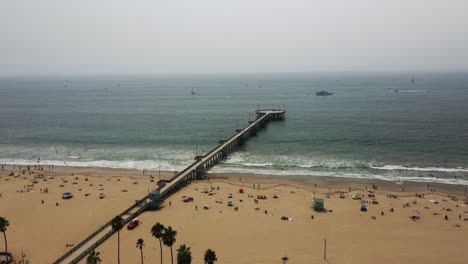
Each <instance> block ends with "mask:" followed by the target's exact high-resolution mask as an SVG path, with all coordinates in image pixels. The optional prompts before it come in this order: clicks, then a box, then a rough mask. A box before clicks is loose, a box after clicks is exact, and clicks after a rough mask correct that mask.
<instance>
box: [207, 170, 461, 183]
mask: <svg viewBox="0 0 468 264" xmlns="http://www.w3.org/2000/svg"><path fill="white" fill-rule="evenodd" d="M212 172H215V173H241V174H252V175H268V176H280V177H290V176H310V177H337V178H348V179H366V180H380V181H390V182H395V183H402V182H420V183H442V184H451V185H468V180H463V179H459V178H457V179H455V178H440V177H439V178H438V179H437V178H433V177H406V176H396V175H379V174H366V173H342V172H318V171H310V170H274V169H249V168H234V167H214V168H213V169H212Z"/></svg>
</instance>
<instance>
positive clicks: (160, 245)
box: [159, 239, 163, 264]
mask: <svg viewBox="0 0 468 264" xmlns="http://www.w3.org/2000/svg"><path fill="white" fill-rule="evenodd" d="M159 248H160V249H161V264H162V263H163V261H162V243H161V239H159Z"/></svg>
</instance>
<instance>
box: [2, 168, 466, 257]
mask: <svg viewBox="0 0 468 264" xmlns="http://www.w3.org/2000/svg"><path fill="white" fill-rule="evenodd" d="M10 172H11V171H10V170H5V171H0V175H1V176H0V183H1V184H0V193H1V197H0V215H1V216H3V217H6V218H7V219H8V220H9V221H10V227H9V229H8V231H7V236H8V241H9V249H10V251H11V252H12V253H13V255H14V256H15V259H16V260H19V259H20V258H21V252H22V251H23V252H24V254H25V255H26V259H29V260H31V261H32V263H52V262H53V261H54V260H55V259H57V258H58V257H59V256H61V255H63V254H64V253H65V252H67V250H69V249H70V247H67V246H66V245H67V244H77V243H79V242H80V241H81V240H82V239H84V238H85V237H87V236H88V235H89V234H91V233H92V232H93V231H95V229H97V228H98V227H99V226H101V225H103V224H105V223H106V222H107V221H108V220H110V219H111V218H113V217H114V216H115V215H117V214H119V213H120V212H122V211H123V210H125V209H126V208H128V207H129V206H130V205H131V204H132V203H134V201H135V200H137V199H140V198H142V197H143V196H144V195H146V193H147V192H148V190H149V189H152V188H154V186H155V182H151V181H150V177H149V175H142V172H138V171H132V170H121V169H98V168H91V169H83V168H81V169H79V168H77V169H73V168H69V169H67V170H61V171H58V172H57V171H56V172H44V171H37V172H36V171H35V172H34V173H32V174H31V175H29V174H28V173H27V172H26V174H21V175H19V176H18V177H15V176H7V175H8V174H9V173H10ZM15 173H18V171H15ZM152 173H154V172H152ZM38 174H44V175H45V176H46V177H47V178H46V180H45V181H44V178H43V177H39V178H38V177H37V176H36V177H34V176H33V175H38ZM72 174H73V175H72ZM172 175H173V172H162V177H163V178H164V177H167V178H168V177H170V176H172ZM86 179H87V180H86ZM157 179H158V177H157V176H156V177H155V181H157ZM34 181H35V182H36V183H34ZM28 185H29V186H30V187H28ZM254 185H255V188H254ZM258 185H260V186H258ZM61 186H63V187H61ZM386 187H387V188H386V189H385V190H381V188H379V189H377V190H373V189H372V187H371V186H368V187H367V188H368V189H367V190H366V187H365V186H353V187H352V190H351V191H349V189H348V188H343V187H340V188H330V189H328V188H321V187H320V186H318V187H317V188H315V186H313V185H306V184H304V183H301V182H295V181H280V180H271V179H270V180H265V179H260V178H255V177H242V179H239V178H238V177H237V178H236V177H234V176H231V177H228V176H226V175H210V180H209V181H208V180H204V181H195V182H193V183H191V184H189V185H187V186H185V187H184V188H183V189H181V190H179V191H178V192H176V193H174V194H172V195H171V196H170V197H168V198H167V199H166V200H165V201H164V203H163V204H162V206H161V208H160V209H159V210H154V211H147V212H144V213H143V214H141V215H140V216H139V217H138V218H139V220H140V221H141V224H140V225H139V226H138V227H136V228H135V229H134V230H127V229H126V228H124V229H123V230H122V231H121V248H122V252H121V260H122V263H139V258H140V255H139V254H140V252H139V250H138V249H137V248H136V247H135V244H136V241H137V239H138V238H143V239H144V240H145V245H146V247H145V248H144V259H145V261H146V262H154V261H157V260H159V257H160V253H159V243H158V241H157V240H156V239H155V238H154V237H152V236H151V234H150V229H151V227H152V226H153V225H154V224H155V223H156V222H160V223H162V224H163V225H165V226H172V228H173V229H175V230H176V231H177V233H178V234H177V242H176V243H175V245H174V255H175V254H176V250H177V248H178V247H179V246H180V245H181V244H186V245H187V246H189V247H191V251H192V256H193V260H194V261H193V263H201V262H202V259H203V253H204V252H205V250H206V249H208V248H211V249H213V250H214V251H215V252H216V254H217V256H218V260H219V261H218V262H219V263H281V255H282V254H286V255H287V256H288V257H289V262H291V263H376V262H377V263H466V261H467V260H468V253H467V252H466V250H464V249H465V248H467V246H468V239H466V237H467V236H468V231H467V226H466V225H467V223H468V221H463V220H462V219H460V218H459V217H460V216H461V217H462V218H467V217H468V206H467V204H466V197H464V196H463V195H460V194H458V195H455V196H450V197H449V195H448V194H447V193H436V192H418V194H424V198H422V197H416V193H414V192H409V191H405V192H402V191H401V190H400V189H398V190H395V191H394V192H393V195H394V197H396V198H389V197H388V194H390V193H392V192H391V191H389V190H388V188H389V187H388V186H386ZM46 188H47V189H48V192H47V193H46V192H44V189H46ZM218 188H219V189H218ZM240 188H243V189H244V193H239V189H240ZM41 189H42V191H41ZM21 190H23V191H24V190H29V191H26V192H19V191H21ZM123 190H127V191H123ZM370 190H372V191H374V195H375V197H368V195H369V194H371V193H369V192H368V191H370ZM65 192H71V193H72V194H73V195H74V197H73V198H72V199H68V200H64V199H62V194H63V193H65ZM340 192H343V195H344V198H340ZM100 193H104V194H105V198H104V199H99V194H100ZM275 193H276V194H277V196H278V198H273V195H274V194H275ZM85 194H91V195H88V196H87V195H85ZM230 194H232V198H228V197H229V195H230ZM256 195H265V196H266V197H267V199H259V200H258V203H256V202H255V200H256ZM353 195H357V196H360V197H361V199H362V200H365V201H366V202H365V203H363V202H362V200H353V199H352V196H353ZM184 196H186V197H193V198H194V201H193V202H187V203H186V202H183V197H184ZM362 196H364V197H362ZM314 198H324V199H325V209H326V212H315V211H314V210H313V208H312V203H313V199H314ZM372 198H375V200H376V201H377V202H378V204H372V201H373V200H371V199H372ZM42 201H44V203H42ZM228 201H232V202H233V206H232V207H230V206H228V205H227V202H228ZM56 203H58V206H57V205H56ZM361 204H362V205H366V206H367V209H368V210H367V211H366V212H363V211H361V210H360V208H361ZM204 205H207V206H208V207H209V209H203V206H204ZM235 207H237V208H238V210H237V211H236V210H234V208H235ZM391 208H393V212H391ZM465 212H466V213H465ZM282 216H286V217H287V218H288V220H281V217H282ZM312 216H313V219H312ZM413 216H414V217H413ZM445 216H447V219H448V220H445ZM373 217H375V219H373ZM411 217H413V218H415V219H411ZM416 218H419V219H416ZM324 239H326V240H327V260H324V259H323V250H324ZM0 248H2V249H3V243H1V246H0ZM97 251H99V252H101V258H102V260H103V263H116V262H117V256H116V252H117V237H116V236H115V235H114V236H112V237H111V238H110V239H108V240H107V241H106V242H104V243H103V244H102V245H101V246H99V247H98V249H97ZM163 257H164V261H165V262H166V263H168V262H169V261H170V251H169V249H168V248H167V247H164V248H163ZM80 263H85V261H84V260H83V261H81V262H80Z"/></svg>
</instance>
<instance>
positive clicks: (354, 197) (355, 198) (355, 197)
mask: <svg viewBox="0 0 468 264" xmlns="http://www.w3.org/2000/svg"><path fill="white" fill-rule="evenodd" d="M351 198H353V200H361V197H359V196H357V195H353V196H351Z"/></svg>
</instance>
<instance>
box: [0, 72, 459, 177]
mask: <svg viewBox="0 0 468 264" xmlns="http://www.w3.org/2000/svg"><path fill="white" fill-rule="evenodd" d="M413 77H414V82H412V81H411V80H412V78H413ZM192 89H193V91H194V92H195V94H191V90H192ZM318 90H326V91H329V92H333V93H334V94H333V95H332V96H316V95H315V92H316V91H318ZM396 91H397V92H396ZM283 107H284V108H285V109H286V111H287V115H286V120H285V121H282V122H271V123H269V124H268V125H267V126H266V128H265V129H264V130H262V131H261V132H260V133H259V134H258V136H256V137H253V138H251V139H249V140H248V141H247V144H246V145H245V146H243V147H242V148H241V149H239V150H238V151H236V152H234V153H233V154H232V155H230V157H229V158H228V159H227V160H225V161H223V163H221V164H219V165H217V166H215V167H214V168H213V169H212V171H213V172H218V173H231V174H241V175H245V174H254V175H265V176H271V177H280V178H287V179H302V180H310V179H318V178H320V179H337V180H340V179H342V180H370V181H373V180H375V181H388V182H395V183H404V182H427V183H430V182H431V183H432V182H436V183H441V184H450V185H468V144H467V143H468V74H467V73H423V72H419V73H406V72H402V73H277V74H273V73H271V74H213V75H208V74H206V75H203V74H200V75H155V76H149V75H142V76H79V77H78V76H67V77H64V76H60V77H8V78H7V77H3V78H0V164H25V165H26V164H29V165H32V164H43V165H61V166H64V165H66V166H97V167H112V168H136V169H148V170H157V169H159V168H161V170H177V171H180V170H182V169H183V168H185V167H186V166H187V165H189V164H191V163H192V162H193V158H194V156H195V155H196V154H199V155H200V154H203V153H207V152H209V151H210V150H211V148H213V147H214V146H216V145H217V143H218V141H219V140H220V139H226V138H228V137H230V136H231V135H233V133H235V130H236V128H241V127H244V126H245V125H246V124H247V122H248V121H249V119H250V120H252V119H253V118H254V117H255V110H257V109H258V108H283ZM317 177H318V178H317Z"/></svg>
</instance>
